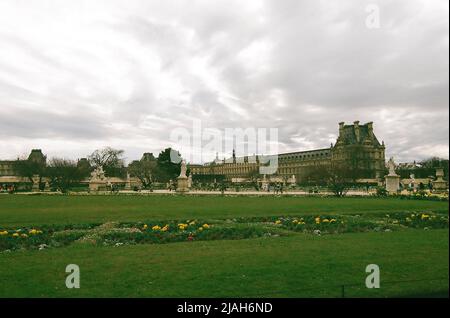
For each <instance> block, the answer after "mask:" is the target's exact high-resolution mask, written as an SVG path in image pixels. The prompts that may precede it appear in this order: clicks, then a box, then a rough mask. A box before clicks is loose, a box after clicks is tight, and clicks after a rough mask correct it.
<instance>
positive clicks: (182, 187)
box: [176, 160, 189, 193]
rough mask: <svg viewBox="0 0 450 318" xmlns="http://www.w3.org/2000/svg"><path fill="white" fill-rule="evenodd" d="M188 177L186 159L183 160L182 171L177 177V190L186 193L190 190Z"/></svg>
mask: <svg viewBox="0 0 450 318" xmlns="http://www.w3.org/2000/svg"><path fill="white" fill-rule="evenodd" d="M188 181H189V180H188V177H187V176H186V162H185V161H184V160H182V161H181V171H180V175H179V176H178V178H177V190H176V191H177V192H178V193H185V192H188V191H189V185H188Z"/></svg>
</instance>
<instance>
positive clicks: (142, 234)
mask: <svg viewBox="0 0 450 318" xmlns="http://www.w3.org/2000/svg"><path fill="white" fill-rule="evenodd" d="M448 222H449V218H448V214H446V213H433V212H417V213H410V212H398V213H392V214H386V215H380V214H372V215H371V214H365V215H363V216H361V215H357V214H356V215H348V214H345V215H335V214H324V213H320V214H315V215H302V216H284V217H275V216H273V217H243V218H237V219H221V220H210V221H208V220H171V221H152V222H132V223H129V222H128V223H125V222H124V223H115V222H107V223H104V224H97V223H95V224H94V223H93V224H75V225H74V224H69V225H63V226H61V225H59V226H42V227H39V228H37V227H30V228H27V227H24V228H16V229H6V228H1V227H0V251H11V250H19V249H39V250H42V249H45V248H48V247H60V246H66V245H69V244H72V243H75V242H77V243H80V244H83V243H89V244H94V245H114V246H120V245H123V244H163V243H173V242H183V241H187V242H190V241H208V240H236V239H247V238H257V237H273V236H280V235H292V234H294V233H296V232H302V233H306V234H315V235H322V234H340V233H351V232H368V231H376V232H382V231H385V232H386V231H394V230H401V229H407V228H413V229H425V230H429V229H442V228H448Z"/></svg>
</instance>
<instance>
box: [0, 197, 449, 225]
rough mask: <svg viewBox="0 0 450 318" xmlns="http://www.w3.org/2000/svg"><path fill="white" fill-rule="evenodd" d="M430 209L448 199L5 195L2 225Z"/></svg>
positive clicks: (1, 199)
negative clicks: (437, 200)
mask: <svg viewBox="0 0 450 318" xmlns="http://www.w3.org/2000/svg"><path fill="white" fill-rule="evenodd" d="M428 210H432V211H438V210H439V211H442V210H444V211H448V202H436V201H418V200H400V199H395V198H389V199H379V198H320V197H274V196H271V197H266V196H264V197H249V196H224V197H221V196H185V197H182V196H172V195H150V196H125V195H119V196H111V195H107V196H105V195H103V196H102V195H100V196H49V195H39V196H29V195H0V226H15V225H18V226H20V225H40V224H66V223H89V222H106V221H138V220H151V219H178V218H208V219H210V218H226V217H238V216H268V215H273V216H276V215H288V214H296V215H297V214H299V213H300V214H303V213H304V214H316V213H340V214H342V213H369V212H373V213H376V212H381V213H386V212H388V211H398V212H400V211H419V212H421V211H428Z"/></svg>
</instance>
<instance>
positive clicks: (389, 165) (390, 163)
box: [388, 157, 397, 176]
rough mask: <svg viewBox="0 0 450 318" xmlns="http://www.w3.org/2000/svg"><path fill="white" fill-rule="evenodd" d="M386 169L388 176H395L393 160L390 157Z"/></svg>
mask: <svg viewBox="0 0 450 318" xmlns="http://www.w3.org/2000/svg"><path fill="white" fill-rule="evenodd" d="M388 168H389V175H390V176H396V175H397V174H396V173H395V163H394V158H393V157H391V158H390V159H389V161H388Z"/></svg>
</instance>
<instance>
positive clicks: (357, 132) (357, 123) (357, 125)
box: [353, 120, 359, 142]
mask: <svg viewBox="0 0 450 318" xmlns="http://www.w3.org/2000/svg"><path fill="white" fill-rule="evenodd" d="M353 127H354V129H355V136H356V142H359V120H355V121H354V122H353Z"/></svg>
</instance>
